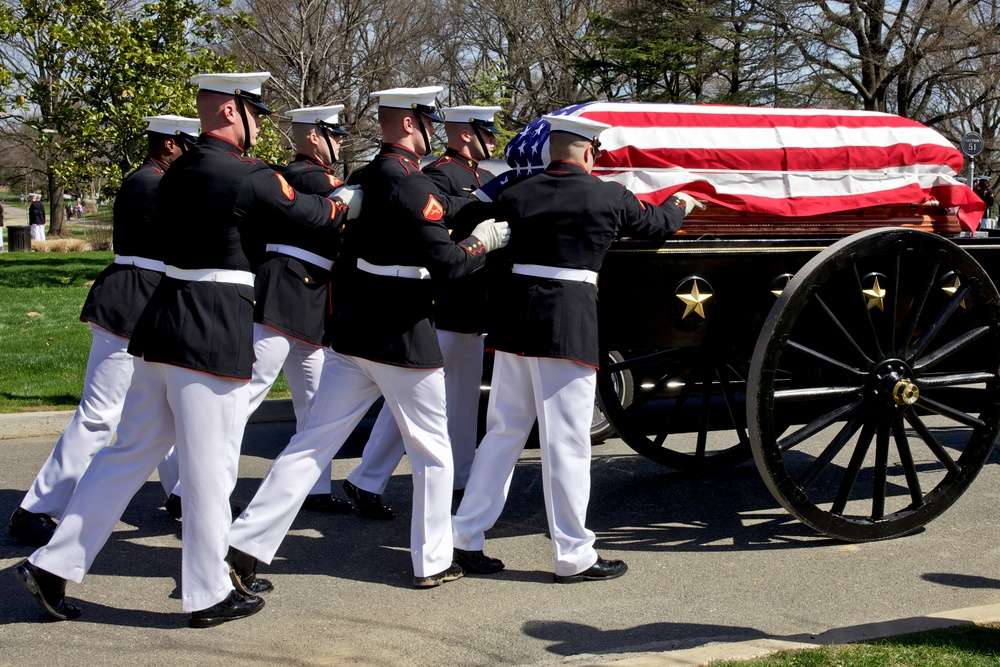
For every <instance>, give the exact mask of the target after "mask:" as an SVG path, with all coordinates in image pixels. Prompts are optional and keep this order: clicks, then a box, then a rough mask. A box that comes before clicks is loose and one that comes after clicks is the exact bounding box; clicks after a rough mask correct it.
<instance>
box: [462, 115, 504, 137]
mask: <svg viewBox="0 0 1000 667" xmlns="http://www.w3.org/2000/svg"><path fill="white" fill-rule="evenodd" d="M469 123H470V124H472V125H475V126H476V127H478V128H481V129H484V130H486V131H487V132H489V133H490V134H500V128H498V127H497V126H496V125H495V124H494V123H493V121H491V120H481V119H479V118H470V119H469Z"/></svg>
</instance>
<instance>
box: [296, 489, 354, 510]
mask: <svg viewBox="0 0 1000 667" xmlns="http://www.w3.org/2000/svg"><path fill="white" fill-rule="evenodd" d="M302 509H304V510H309V511H310V512H325V513H326V514H351V513H352V512H354V505H352V504H351V503H350V502H348V501H346V500H343V499H341V498H334V497H333V495H331V494H329V493H311V494H309V495H308V496H306V499H305V500H304V501H303V502H302Z"/></svg>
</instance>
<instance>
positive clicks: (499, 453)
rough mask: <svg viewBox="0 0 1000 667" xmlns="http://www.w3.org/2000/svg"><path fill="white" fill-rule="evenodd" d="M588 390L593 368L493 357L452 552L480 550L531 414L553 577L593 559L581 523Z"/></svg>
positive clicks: (590, 539) (589, 535) (586, 481)
mask: <svg viewBox="0 0 1000 667" xmlns="http://www.w3.org/2000/svg"><path fill="white" fill-rule="evenodd" d="M595 387H596V374H595V371H594V369H593V368H590V367H587V366H583V365H581V364H578V363H575V362H573V361H568V360H565V359H548V358H543V357H519V356H517V355H513V354H507V353H505V352H497V354H496V359H495V361H494V364H493V381H492V383H491V390H490V402H489V411H488V412H487V415H486V436H485V437H484V438H483V441H482V442H481V443H480V444H479V450H478V451H477V452H476V458H475V460H474V461H473V462H472V475H471V476H470V477H469V485H468V486H467V487H466V489H465V497H464V498H463V500H462V504H461V505H460V506H459V508H458V512H457V514H456V515H455V517H454V519H453V525H454V542H455V547H457V548H459V549H465V550H469V551H481V550H482V548H483V544H484V543H485V541H486V537H485V532H486V531H487V530H489V529H490V528H492V527H493V524H495V523H496V521H497V519H498V518H499V517H500V512H501V511H503V506H504V503H505V502H506V501H507V492H508V490H509V488H510V480H511V477H512V476H513V473H514V466H515V465H516V464H517V459H518V456H519V455H520V453H521V451H522V450H523V449H524V444H525V441H526V440H527V438H528V433H529V432H530V431H531V426H532V424H533V423H534V421H535V418H536V417H537V418H538V435H539V441H540V443H541V448H542V450H541V454H542V491H543V496H544V499H545V514H546V516H547V517H548V522H549V533H550V534H551V535H552V549H553V551H554V552H555V559H556V565H555V573H556V574H557V575H559V576H569V575H573V574H577V573H579V572H583V571H584V570H586V569H587V568H589V567H590V566H591V565H593V564H594V563H596V562H597V552H596V551H594V533H593V532H592V531H590V530H588V529H587V527H586V526H585V525H584V524H585V522H586V518H587V504H588V503H589V502H590V423H591V421H592V419H593V415H594V391H595Z"/></svg>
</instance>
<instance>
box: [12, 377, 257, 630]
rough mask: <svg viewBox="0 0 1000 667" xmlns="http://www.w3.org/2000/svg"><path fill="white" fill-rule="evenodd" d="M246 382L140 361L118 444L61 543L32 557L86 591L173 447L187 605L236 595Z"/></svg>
mask: <svg viewBox="0 0 1000 667" xmlns="http://www.w3.org/2000/svg"><path fill="white" fill-rule="evenodd" d="M246 411H247V383H246V382H240V381H237V380H230V379H226V378H220V377H216V376H213V375H208V374H206V373H199V372H197V371H193V370H188V369H186V368H178V367H176V366H169V365H166V364H154V363H148V362H146V361H143V360H142V359H136V360H135V374H134V376H133V380H132V387H131V388H130V390H129V392H128V396H127V397H126V399H125V407H124V410H123V413H122V415H123V416H122V421H121V424H120V425H119V427H118V441H117V442H116V443H115V444H114V446H112V447H105V448H104V449H102V450H101V451H99V452H98V453H97V455H96V456H95V457H94V460H93V461H92V462H91V464H90V467H89V468H87V472H86V473H84V475H83V477H82V478H81V479H80V483H79V484H78V485H77V489H76V493H74V494H73V497H72V499H70V501H69V505H68V506H67V507H66V511H65V513H64V515H63V519H62V521H61V522H60V523H59V527H58V528H57V529H56V532H55V535H53V537H52V540H51V541H50V542H49V544H48V546H44V547H42V548H40V549H38V550H37V551H35V553H33V554H32V555H31V557H30V558H29V559H28V560H30V561H31V562H32V563H33V564H34V565H36V566H37V567H40V568H42V569H43V570H46V571H48V572H51V573H53V574H55V575H58V576H60V577H62V578H63V579H68V580H69V581H75V582H76V583H80V582H81V581H83V577H84V575H86V573H87V572H88V571H89V570H90V566H91V565H92V564H93V562H94V558H95V557H96V556H97V553H98V552H99V551H100V550H101V548H102V547H103V546H104V543H105V542H107V540H108V538H109V537H110V536H111V532H112V531H113V530H114V527H115V524H116V523H117V522H118V519H119V518H120V517H121V515H122V513H123V512H124V511H125V508H126V506H127V505H128V503H129V501H130V500H131V498H132V496H133V495H135V493H136V491H138V490H139V488H140V487H141V486H142V485H143V483H144V482H145V481H146V479H147V478H148V477H149V475H150V473H152V472H153V469H154V468H155V467H156V465H157V463H159V462H160V461H161V460H162V459H163V457H164V455H165V454H166V453H167V450H168V449H170V446H171V445H174V444H175V443H176V447H177V453H178V462H179V464H180V475H181V481H182V483H183V484H184V492H185V496H184V521H183V522H182V523H181V540H182V548H181V601H182V608H183V609H184V611H198V610H200V609H206V608H208V607H211V606H212V605H214V604H217V603H219V602H221V601H222V600H224V599H225V598H226V597H227V596H228V595H229V593H230V592H231V591H232V589H233V586H232V583H231V581H230V579H229V566H228V565H227V563H226V562H225V557H226V553H227V551H228V548H229V525H230V522H231V521H232V516H231V514H230V509H229V494H230V493H231V492H232V490H233V487H234V486H235V484H236V477H237V471H238V465H239V453H240V443H241V441H242V439H243V427H244V425H245V424H246Z"/></svg>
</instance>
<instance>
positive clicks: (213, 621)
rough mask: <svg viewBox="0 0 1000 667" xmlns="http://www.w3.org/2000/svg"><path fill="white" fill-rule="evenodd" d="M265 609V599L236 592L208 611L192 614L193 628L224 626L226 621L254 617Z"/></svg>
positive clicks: (203, 610)
mask: <svg viewBox="0 0 1000 667" xmlns="http://www.w3.org/2000/svg"><path fill="white" fill-rule="evenodd" d="M263 608H264V600H263V598H259V597H257V596H256V595H244V594H243V593H240V592H239V591H236V590H234V591H233V592H232V593H230V594H229V597H227V598H226V599H225V600H223V601H222V602H220V603H219V604H216V605H212V606H211V607H209V608H208V609H202V610H201V611H194V612H191V627H192V628H210V627H212V626H214V625H222V624H223V623H225V622H226V621H235V620H237V619H240V618H246V617H247V616H253V615H254V614H256V613H257V612H258V611H260V610H261V609H263Z"/></svg>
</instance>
